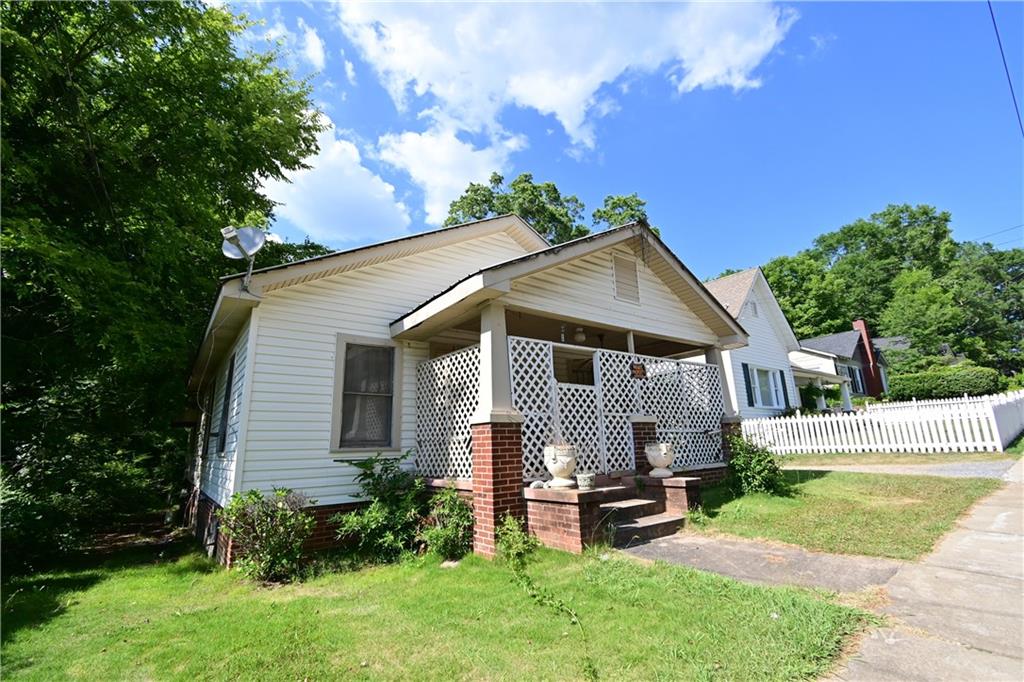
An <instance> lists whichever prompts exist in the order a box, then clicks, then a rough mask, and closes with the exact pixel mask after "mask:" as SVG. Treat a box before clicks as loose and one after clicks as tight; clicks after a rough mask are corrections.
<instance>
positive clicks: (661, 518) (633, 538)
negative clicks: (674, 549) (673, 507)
mask: <svg viewBox="0 0 1024 682" xmlns="http://www.w3.org/2000/svg"><path fill="white" fill-rule="evenodd" d="M685 521H686V519H685V518H684V517H683V516H682V515H680V514H667V513H662V514H652V515H650V516H641V517H639V518H636V519H633V520H631V521H627V522H626V523H622V524H619V526H618V527H617V528H616V529H615V544H617V545H624V544H629V543H630V542H641V541H644V540H653V539H655V538H663V537H665V536H668V535H674V534H675V533H676V532H678V531H679V529H680V528H682V527H683V523H685Z"/></svg>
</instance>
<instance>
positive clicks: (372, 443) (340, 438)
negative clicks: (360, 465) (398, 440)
mask: <svg viewBox="0 0 1024 682" xmlns="http://www.w3.org/2000/svg"><path fill="white" fill-rule="evenodd" d="M338 349H339V353H338V364H339V365H340V367H339V369H340V376H339V377H338V380H339V384H340V386H339V387H338V388H339V390H337V391H336V395H337V398H338V399H339V400H340V403H341V404H340V406H339V405H337V403H336V404H335V410H336V414H335V420H336V424H338V426H337V429H336V437H335V439H334V445H335V447H339V448H374V447H384V448H386V447H391V446H392V445H393V444H394V443H393V440H394V432H393V426H394V423H395V415H394V412H395V403H396V394H395V356H396V349H395V348H394V347H393V346H385V345H373V344H370V343H358V342H349V341H346V340H344V339H340V340H339V344H338Z"/></svg>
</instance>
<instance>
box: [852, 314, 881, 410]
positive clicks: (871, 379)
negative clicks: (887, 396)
mask: <svg viewBox="0 0 1024 682" xmlns="http://www.w3.org/2000/svg"><path fill="white" fill-rule="evenodd" d="M853 328H854V330H856V331H858V332H860V340H861V343H862V344H863V345H864V357H865V359H866V360H867V362H868V364H867V366H866V367H864V368H863V369H864V384H865V386H864V388H865V389H866V390H867V392H868V395H871V396H874V397H876V398H877V397H878V396H880V395H882V369H881V368H880V367H879V366H878V359H877V358H876V357H875V346H874V344H872V343H871V333H870V332H869V331H868V323H867V322H865V321H864V320H862V319H861V320H854V321H853Z"/></svg>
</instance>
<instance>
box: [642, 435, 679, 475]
mask: <svg viewBox="0 0 1024 682" xmlns="http://www.w3.org/2000/svg"><path fill="white" fill-rule="evenodd" d="M644 454H645V455H647V461H648V462H650V463H651V466H652V467H654V468H653V469H651V474H650V475H651V476H653V477H654V478H670V477H671V476H672V472H671V471H669V468H668V467H669V465H670V464H672V460H673V459H674V458H675V455H674V454H673V452H672V443H648V444H647V447H645V448H644Z"/></svg>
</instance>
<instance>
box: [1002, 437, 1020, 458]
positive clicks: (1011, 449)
mask: <svg viewBox="0 0 1024 682" xmlns="http://www.w3.org/2000/svg"><path fill="white" fill-rule="evenodd" d="M1004 454H1006V455H1009V456H1010V457H1013V458H1015V459H1020V458H1021V455H1024V433H1022V434H1020V435H1019V436H1017V440H1015V441H1013V442H1012V443H1010V445H1009V446H1008V447H1007V448H1006V452H1005V453H1004Z"/></svg>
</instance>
